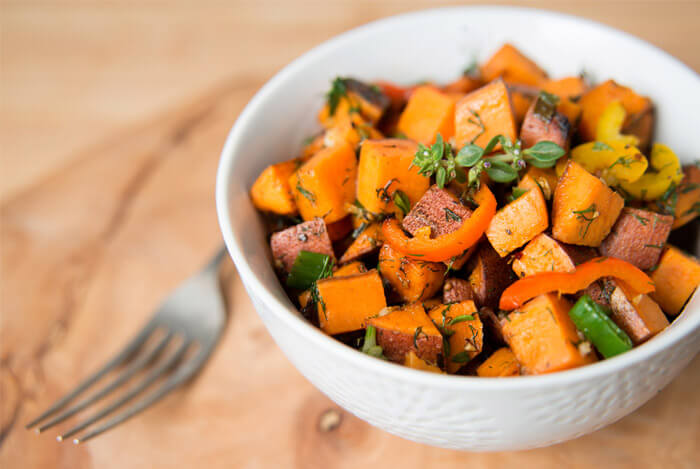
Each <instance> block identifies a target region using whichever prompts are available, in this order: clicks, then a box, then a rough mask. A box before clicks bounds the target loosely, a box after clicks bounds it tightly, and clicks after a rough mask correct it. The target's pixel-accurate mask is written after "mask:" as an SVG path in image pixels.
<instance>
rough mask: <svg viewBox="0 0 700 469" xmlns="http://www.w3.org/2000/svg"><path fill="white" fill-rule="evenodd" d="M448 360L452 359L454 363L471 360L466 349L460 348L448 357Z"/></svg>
mask: <svg viewBox="0 0 700 469" xmlns="http://www.w3.org/2000/svg"><path fill="white" fill-rule="evenodd" d="M450 360H452V361H453V362H454V363H467V362H468V361H469V360H471V357H470V356H469V353H467V351H466V350H462V351H461V352H459V353H456V354H455V355H454V356H453V357H452V358H450Z"/></svg>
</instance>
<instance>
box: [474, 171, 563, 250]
mask: <svg viewBox="0 0 700 469" xmlns="http://www.w3.org/2000/svg"><path fill="white" fill-rule="evenodd" d="M518 186H519V187H521V188H523V189H527V192H526V193H525V194H523V195H521V196H520V197H518V198H517V199H515V200H514V201H512V202H510V203H509V204H508V205H506V206H505V207H503V208H501V209H500V210H499V211H498V212H496V215H495V216H494V217H493V219H492V220H491V223H490V224H489V227H488V229H487V230H486V237H487V238H488V240H489V242H490V243H491V246H493V248H494V249H495V250H496V252H497V253H498V255H499V256H501V257H504V256H506V255H507V254H509V253H510V252H511V251H513V250H515V249H517V248H519V247H520V246H522V245H523V244H525V243H527V242H528V241H530V240H531V239H532V238H534V237H535V236H537V235H538V234H540V233H542V232H543V231H544V230H546V229H547V227H548V226H549V215H548V214H547V202H545V200H544V196H543V195H542V191H541V190H540V188H539V186H538V185H537V183H536V182H535V180H534V179H532V178H531V177H530V176H525V177H524V178H523V179H522V181H520V184H519V185H518Z"/></svg>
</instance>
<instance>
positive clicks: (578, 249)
mask: <svg viewBox="0 0 700 469" xmlns="http://www.w3.org/2000/svg"><path fill="white" fill-rule="evenodd" d="M595 256H596V253H595V251H594V250H593V249H591V248H587V247H583V246H574V245H571V244H565V243H562V242H559V241H557V240H556V239H554V238H552V237H550V236H549V235H547V234H545V233H540V234H539V235H537V236H536V237H535V238H534V239H533V240H532V241H530V242H529V243H528V244H527V246H525V248H523V250H522V251H520V252H519V253H516V254H515V255H514V259H513V263H512V266H513V271H514V272H515V273H516V274H517V275H518V277H526V276H528V275H535V274H539V273H542V272H573V271H574V270H576V266H577V265H578V264H580V263H582V262H586V261H587V260H590V259H592V258H594V257H595Z"/></svg>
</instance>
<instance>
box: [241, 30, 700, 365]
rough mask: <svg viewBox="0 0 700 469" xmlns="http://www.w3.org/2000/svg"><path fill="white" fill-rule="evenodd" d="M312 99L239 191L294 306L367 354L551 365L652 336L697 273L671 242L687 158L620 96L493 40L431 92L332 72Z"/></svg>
mask: <svg viewBox="0 0 700 469" xmlns="http://www.w3.org/2000/svg"><path fill="white" fill-rule="evenodd" d="M326 98H327V99H326V102H325V105H324V106H323V108H322V109H321V110H320V112H319V114H318V120H319V122H320V124H321V126H322V127H323V131H322V132H320V133H319V134H318V135H315V136H311V137H310V138H309V139H308V141H307V142H305V144H304V146H303V148H302V150H301V153H300V154H299V155H298V156H297V157H296V158H294V159H291V160H289V161H285V162H282V163H277V164H274V165H271V166H269V167H267V168H266V169H265V170H264V171H263V172H262V173H261V174H260V176H259V177H258V179H257V180H256V181H255V183H254V185H253V187H252V188H251V191H250V193H251V198H252V200H253V203H254V204H255V206H256V207H257V209H258V210H259V211H260V212H261V213H263V215H264V217H265V220H266V222H267V226H268V227H269V231H270V233H271V236H270V248H271V254H272V259H273V262H274V266H275V268H276V270H277V272H278V273H279V277H280V281H281V282H282V284H283V285H284V287H285V289H286V291H287V292H288V294H289V297H290V299H291V300H292V301H293V302H294V303H295V304H297V305H298V307H299V309H300V311H301V312H302V314H303V315H304V316H305V317H306V318H307V319H308V320H309V321H311V322H312V323H314V324H316V325H317V326H318V327H320V328H321V330H323V331H324V332H325V333H326V334H329V335H332V336H334V337H335V338H337V339H338V340H340V341H342V342H344V343H346V344H348V345H349V346H352V347H355V348H357V349H358V350H359V351H361V352H362V353H366V354H368V355H371V356H373V357H376V358H377V359H383V360H390V361H392V362H395V363H399V364H402V365H405V366H408V367H411V368H416V369H421V370H426V371H430V372H435V373H449V374H463V375H477V376H482V377H506V376H517V375H525V374H528V375H532V374H542V373H551V372H555V371H560V370H566V369H570V368H574V367H579V366H583V365H587V364H590V363H594V362H596V361H599V360H605V359H608V358H611V357H614V356H616V355H619V354H622V353H625V352H626V351H628V350H630V349H632V348H633V347H635V346H638V345H641V344H643V343H644V342H646V341H648V340H650V339H652V338H653V337H654V336H655V335H656V334H658V333H659V332H661V331H662V330H664V329H665V328H666V327H667V326H668V325H669V320H672V319H673V318H675V317H677V316H678V315H679V314H680V313H681V312H682V310H683V308H684V305H685V304H686V303H687V301H688V300H689V299H690V297H691V296H692V294H693V292H694V291H695V289H696V287H697V286H698V284H700V264H699V263H698V261H697V260H696V259H695V258H694V257H692V256H690V255H689V254H687V253H685V252H683V251H682V250H681V249H679V248H678V247H674V246H672V245H670V244H668V243H667V240H668V238H669V235H670V234H671V232H672V230H675V229H677V228H681V227H683V226H684V225H686V224H688V223H689V222H691V221H692V220H694V219H695V217H696V216H697V215H698V211H699V210H700V169H699V168H698V167H697V166H695V165H691V166H687V167H682V166H681V164H680V160H679V158H678V157H677V156H676V154H675V153H674V152H673V149H672V145H671V146H667V145H665V144H663V143H660V142H654V141H653V140H652V137H653V129H654V119H655V115H654V106H653V103H652V101H651V100H650V99H649V98H648V97H645V96H641V95H639V94H637V93H636V92H635V91H634V90H632V89H630V88H627V87H625V86H623V85H621V84H618V83H616V82H614V81H612V80H608V81H605V82H602V83H598V84H593V83H590V82H589V81H588V80H587V79H586V77H585V76H575V77H574V76H572V77H565V78H561V79H550V78H549V77H548V76H547V74H546V73H545V71H543V70H542V69H541V68H540V67H538V65H537V64H536V63H534V62H533V61H532V60H530V59H529V58H528V57H526V56H524V55H523V54H522V53H521V52H520V51H518V50H517V49H516V48H515V47H513V46H511V45H508V44H506V45H504V46H503V47H502V48H501V49H499V50H498V51H497V52H496V53H495V54H494V55H493V56H492V57H491V58H490V59H489V60H488V61H486V62H485V63H483V64H481V65H480V66H477V65H473V66H470V67H469V68H468V69H467V70H465V72H464V74H463V76H461V77H459V78H458V79H457V80H455V81H454V82H452V83H448V84H446V85H440V84H435V83H421V84H416V85H412V86H400V85H397V84H394V83H388V82H381V81H379V82H375V83H367V82H363V81H360V80H357V79H354V78H341V77H338V78H336V79H335V80H333V82H332V84H331V88H330V90H329V91H328V92H327V94H326ZM667 143H672V142H667ZM686 228H687V227H686Z"/></svg>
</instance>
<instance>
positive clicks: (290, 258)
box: [270, 218, 335, 272]
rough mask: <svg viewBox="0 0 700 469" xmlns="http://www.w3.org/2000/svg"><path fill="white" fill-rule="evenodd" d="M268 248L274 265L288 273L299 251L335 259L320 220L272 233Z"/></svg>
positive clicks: (323, 224)
mask: <svg viewBox="0 0 700 469" xmlns="http://www.w3.org/2000/svg"><path fill="white" fill-rule="evenodd" d="M270 248H271V249H272V258H273V259H274V261H275V265H276V266H277V267H279V268H282V269H284V270H286V271H287V272H289V271H290V270H292V265H294V261H295V260H296V258H297V255H298V254H299V252H300V251H310V252H318V253H320V254H327V255H329V256H331V257H333V258H335V256H334V254H333V246H332V245H331V240H330V238H329V237H328V231H327V230H326V224H325V223H324V222H323V220H321V219H320V218H314V219H313V220H309V221H307V222H304V223H300V224H298V225H294V226H292V227H289V228H287V229H286V230H282V231H278V232H277V233H273V234H272V237H270Z"/></svg>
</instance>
